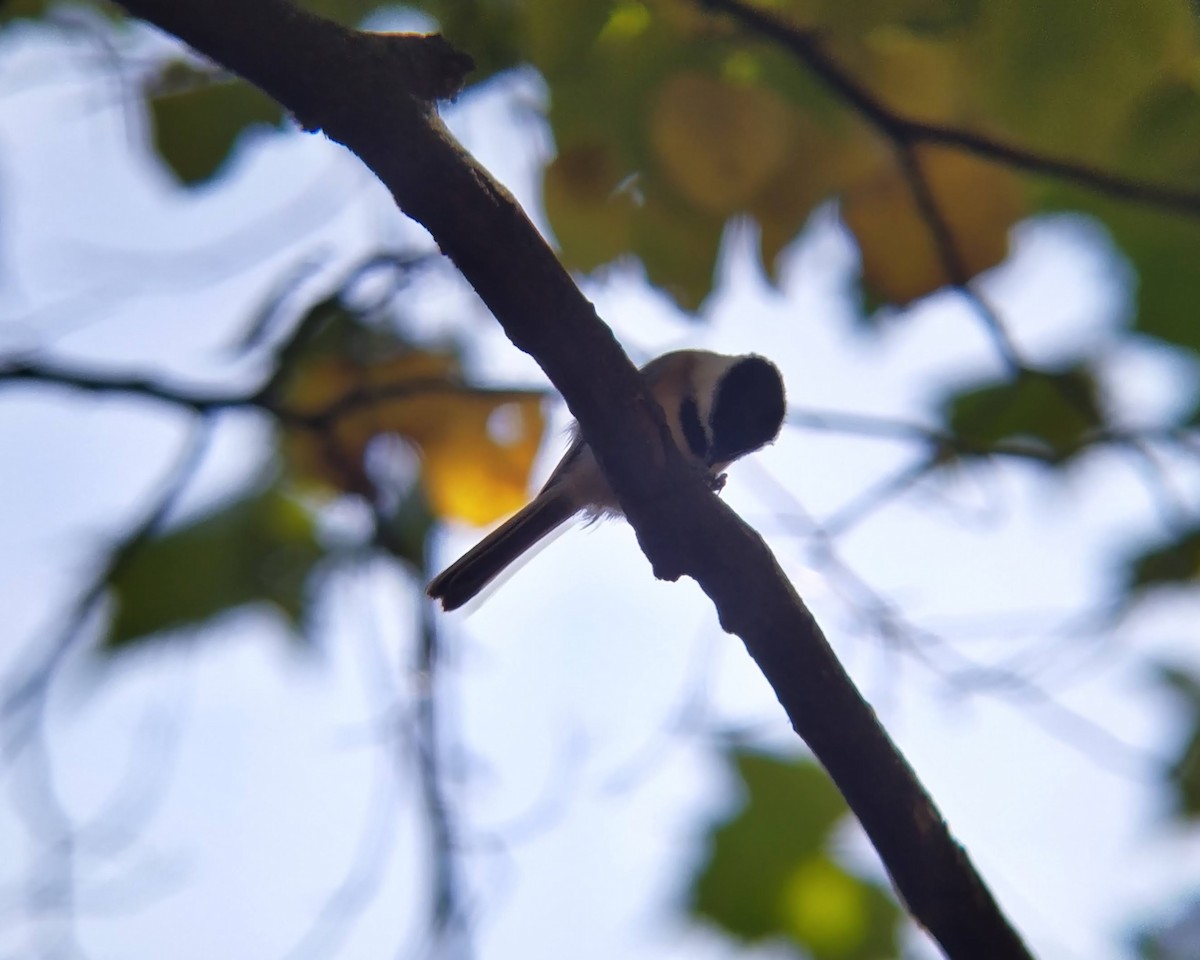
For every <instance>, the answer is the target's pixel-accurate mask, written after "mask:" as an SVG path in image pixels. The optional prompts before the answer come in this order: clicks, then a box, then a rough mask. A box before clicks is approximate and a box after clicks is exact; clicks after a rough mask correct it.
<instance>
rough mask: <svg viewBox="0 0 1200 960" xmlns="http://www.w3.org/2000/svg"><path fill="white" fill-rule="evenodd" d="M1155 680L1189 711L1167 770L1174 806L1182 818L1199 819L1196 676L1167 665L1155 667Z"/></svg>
mask: <svg viewBox="0 0 1200 960" xmlns="http://www.w3.org/2000/svg"><path fill="white" fill-rule="evenodd" d="M1158 680H1159V682H1160V683H1162V684H1163V685H1164V686H1166V687H1168V688H1170V690H1171V691H1172V692H1173V693H1174V694H1175V695H1176V696H1177V697H1178V698H1179V699H1181V700H1182V701H1183V703H1184V705H1185V708H1186V709H1187V710H1188V712H1189V713H1190V714H1191V716H1190V718H1189V721H1188V722H1189V724H1190V727H1191V732H1190V733H1189V734H1188V736H1187V738H1186V739H1185V741H1184V743H1183V746H1182V748H1181V749H1180V751H1179V756H1178V759H1176V760H1175V761H1174V762H1172V764H1171V765H1170V767H1169V768H1168V771H1167V779H1168V783H1169V784H1170V788H1171V790H1172V792H1173V793H1174V794H1175V809H1176V812H1177V813H1178V815H1179V816H1180V817H1181V818H1183V819H1185V820H1196V819H1200V677H1196V676H1194V675H1193V674H1190V673H1188V672H1186V671H1184V670H1182V669H1179V668H1177V667H1172V666H1169V665H1161V666H1159V668H1158Z"/></svg>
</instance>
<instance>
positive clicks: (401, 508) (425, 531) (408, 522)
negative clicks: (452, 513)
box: [379, 484, 436, 575]
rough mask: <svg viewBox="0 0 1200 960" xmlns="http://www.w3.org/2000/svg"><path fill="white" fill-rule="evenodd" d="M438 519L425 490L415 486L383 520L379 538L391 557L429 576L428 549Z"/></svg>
mask: <svg viewBox="0 0 1200 960" xmlns="http://www.w3.org/2000/svg"><path fill="white" fill-rule="evenodd" d="M435 520H436V517H434V515H433V512H432V511H431V510H430V509H429V500H428V499H427V498H426V496H425V490H424V488H423V487H422V486H421V485H420V484H413V486H412V488H411V489H410V490H409V491H408V493H407V494H406V495H405V496H404V497H403V498H402V499H401V501H400V503H399V504H397V505H396V508H395V510H393V511H392V513H391V514H390V515H389V516H387V517H384V518H383V521H382V524H381V529H380V531H379V539H380V541H381V543H382V545H383V546H384V547H385V548H386V549H387V550H388V552H389V553H391V555H392V556H394V557H398V558H399V559H401V560H403V561H405V562H406V563H408V564H409V565H410V566H412V567H413V568H414V569H416V570H418V571H420V572H421V573H422V574H423V575H424V574H427V573H428V569H427V565H426V562H425V555H426V549H425V548H426V545H427V544H428V542H429V533H430V531H431V530H432V529H433V524H434V522H435Z"/></svg>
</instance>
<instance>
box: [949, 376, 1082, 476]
mask: <svg viewBox="0 0 1200 960" xmlns="http://www.w3.org/2000/svg"><path fill="white" fill-rule="evenodd" d="M1098 392H1099V391H1098V388H1097V385H1096V381H1095V379H1094V377H1093V376H1092V372H1091V370H1090V369H1088V367H1087V366H1086V365H1084V364H1079V365H1076V366H1072V367H1069V368H1067V369H1064V370H1058V371H1048V370H1028V369H1027V370H1022V371H1021V372H1020V373H1019V374H1018V375H1017V376H1016V377H1015V378H1014V379H1011V380H1004V381H999V382H995V381H993V382H988V383H985V384H982V385H980V386H975V387H971V388H968V389H966V390H963V391H961V392H959V393H956V394H954V395H952V396H951V397H949V398H948V399H947V400H946V401H945V402H944V408H945V415H946V421H947V425H948V426H949V428H950V430H951V431H952V432H953V433H954V435H955V436H957V437H958V438H960V439H961V440H962V442H963V444H964V446H965V447H967V448H968V449H971V450H977V451H978V452H979V453H987V452H988V451H989V450H992V449H994V448H995V447H996V445H997V444H1000V443H1002V442H1008V443H1011V442H1013V441H1017V442H1021V441H1031V442H1032V443H1033V444H1034V445H1035V449H1036V450H1037V451H1038V452H1039V453H1040V454H1041V455H1043V456H1045V457H1046V459H1047V460H1049V461H1051V462H1054V463H1065V462H1066V461H1068V460H1069V459H1070V458H1071V457H1073V456H1075V455H1076V454H1077V453H1078V452H1079V451H1080V450H1081V449H1082V448H1083V446H1084V444H1085V443H1086V441H1087V435H1088V434H1089V433H1090V432H1092V431H1095V430H1097V429H1099V428H1100V427H1102V426H1103V425H1104V415H1103V413H1102V411H1101V409H1100V400H1099V397H1098Z"/></svg>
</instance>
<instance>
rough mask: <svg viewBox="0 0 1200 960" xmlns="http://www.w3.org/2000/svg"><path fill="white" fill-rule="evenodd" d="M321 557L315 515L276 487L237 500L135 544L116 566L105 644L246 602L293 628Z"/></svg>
mask: <svg viewBox="0 0 1200 960" xmlns="http://www.w3.org/2000/svg"><path fill="white" fill-rule="evenodd" d="M323 555H324V554H323V551H322V549H321V547H320V546H319V545H318V543H317V541H316V536H315V531H314V526H313V520H312V517H311V516H310V515H309V513H308V511H307V510H306V509H305V508H304V507H302V506H301V505H300V504H299V503H298V502H297V501H296V500H294V499H293V498H291V497H289V496H288V495H286V494H285V493H283V492H282V491H281V490H280V489H279V488H278V487H270V488H268V489H266V490H264V491H261V492H258V493H255V494H253V495H251V496H249V497H246V498H245V499H241V500H236V501H234V502H233V503H230V504H228V505H227V506H225V507H223V508H221V509H220V510H217V511H216V512H214V513H210V514H207V515H205V516H203V517H200V518H199V519H197V520H194V521H192V522H190V523H188V524H186V525H184V526H182V527H178V528H176V529H174V530H169V531H167V532H166V533H164V534H162V535H161V536H157V537H154V538H153V539H150V540H148V541H147V542H145V543H142V544H139V545H138V546H137V547H136V548H135V549H134V550H133V552H132V553H131V554H130V555H129V556H128V558H126V559H125V560H124V561H123V562H121V563H119V564H118V565H117V567H116V569H115V570H114V571H113V573H112V576H111V577H110V579H109V582H108V586H109V589H110V591H111V592H112V595H113V598H114V600H115V603H116V610H115V613H114V615H113V619H112V623H111V624H110V625H109V630H108V634H107V636H106V637H105V639H104V646H105V647H106V648H108V649H110V650H117V649H123V648H126V647H130V646H133V645H135V644H140V643H143V642H145V641H146V640H148V639H150V638H151V637H154V636H156V635H160V634H162V633H163V632H164V631H168V630H173V629H177V628H179V627H197V626H202V625H204V624H205V623H207V622H208V621H210V620H212V619H213V618H214V617H216V616H219V615H220V614H223V613H227V612H229V611H231V610H234V609H236V608H237V607H241V606H243V605H245V604H248V603H261V602H266V603H269V604H271V605H273V606H274V607H275V608H277V609H278V610H279V612H280V613H282V614H283V616H284V617H285V618H286V619H287V621H288V622H289V623H290V624H291V625H292V626H293V627H297V626H299V625H300V624H301V622H302V620H303V616H304V613H305V605H306V600H307V587H308V583H309V579H310V577H311V575H312V573H313V569H314V568H315V566H316V564H317V562H318V561H319V560H320V559H321V558H322V556H323Z"/></svg>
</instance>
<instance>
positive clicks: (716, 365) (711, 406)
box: [426, 350, 785, 610]
mask: <svg viewBox="0 0 1200 960" xmlns="http://www.w3.org/2000/svg"><path fill="white" fill-rule="evenodd" d="M642 376H643V377H645V378H646V382H647V383H648V384H649V386H650V391H651V393H653V394H654V398H655V399H656V400H657V401H658V402H659V404H660V405H661V406H662V409H663V413H664V414H666V418H667V425H668V426H669V427H670V429H671V437H672V439H673V440H674V441H675V445H676V446H677V447H678V448H679V449H680V451H682V452H683V454H684V455H685V456H686V457H687V458H688V459H689V460H691V461H692V462H693V463H695V464H697V465H698V466H700V467H701V468H703V469H704V470H705V471H707V472H708V473H709V475H710V476H711V477H712V479H713V482H714V487H715V488H717V489H719V487H720V479H721V478H720V476H719V475H720V473H721V471H722V470H723V469H724V468H725V467H727V466H728V465H729V464H730V463H732V462H733V461H734V460H736V459H737V458H738V457H740V456H742V455H743V454H747V453H751V452H753V451H754V450H757V449H759V448H760V447H762V446H765V445H766V444H768V443H770V442H771V441H772V440H774V439H775V438H776V437H777V436H778V435H779V429H780V427H781V426H782V425H783V416H784V405H785V403H784V392H783V378H782V377H781V376H780V374H779V369H778V368H777V367H776V366H775V364H773V363H771V361H770V360H766V359H764V358H763V357H760V356H756V355H754V354H746V355H743V356H738V357H730V356H726V355H724V354H720V353H710V352H708V351H707V350H677V351H675V352H674V353H666V354H663V355H662V356H661V357H657V358H656V359H654V360H651V361H650V362H649V363H648V364H646V365H645V366H644V367H642ZM574 436H575V439H574V441H573V442H572V443H571V446H570V448H569V449H568V450H567V452H566V455H565V456H563V458H562V460H561V461H560V462H559V464H558V466H557V467H555V469H554V472H553V473H552V474H550V479H549V480H547V481H546V484H545V486H543V487H542V489H541V491H540V492H539V493H538V495H537V496H536V497H534V498H533V500H532V501H531V502H530V503H529V504H528V505H526V506H525V507H523V508H522V509H521V510H520V511H518V512H517V513H516V514H514V515H513V516H512V517H511V518H510V519H508V520H507V521H505V522H504V523H503V524H501V525H500V526H499V527H497V528H496V529H495V530H493V531H492V532H491V533H489V534H488V535H487V536H486V537H484V538H483V540H481V541H480V542H479V543H478V544H476V545H475V546H474V547H472V548H471V549H470V550H468V551H467V552H466V553H465V554H463V556H461V557H460V558H459V559H458V560H456V561H455V562H454V563H452V564H451V565H450V566H449V567H447V568H446V569H445V570H444V571H442V572H441V573H440V574H438V575H437V576H436V577H434V578H433V580H432V581H431V582H430V584H429V586H428V588H426V593H428V595H429V596H430V597H433V598H434V599H438V600H441V601H442V607H443V609H445V610H455V609H457V608H458V607H461V606H462V605H463V604H464V603H466V602H467V601H469V600H470V599H471V598H473V597H474V596H475V595H476V594H478V593H479V592H480V591H481V590H482V589H483V588H484V587H485V586H487V584H488V583H489V582H491V581H492V580H493V579H495V578H496V577H497V576H499V575H500V573H502V572H503V571H504V569H505V568H506V567H507V566H508V565H509V564H511V563H512V562H513V561H514V560H516V559H517V558H518V557H520V556H521V555H522V554H523V553H524V552H525V551H526V550H528V549H529V548H530V547H532V546H533V545H534V544H536V543H537V542H538V541H539V540H541V539H542V538H543V537H545V536H546V535H547V534H549V533H551V532H552V531H553V530H555V529H556V528H557V527H559V526H561V525H562V524H563V523H565V522H566V521H567V520H569V519H570V518H571V517H573V516H574V515H575V514H577V513H579V512H580V511H581V510H583V511H587V513H588V515H589V517H591V518H597V517H602V516H609V515H619V514H620V512H621V509H620V505H619V504H618V503H617V498H616V497H615V496H614V495H613V492H612V490H611V489H610V488H609V485H608V481H607V480H606V479H605V478H604V474H603V473H602V472H601V470H600V465H599V464H598V463H597V462H596V458H595V456H594V455H593V453H592V451H591V448H589V447H588V445H587V444H586V443H584V442H583V439H582V438H581V437H580V435H579V430H578V428H575V429H574Z"/></svg>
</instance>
